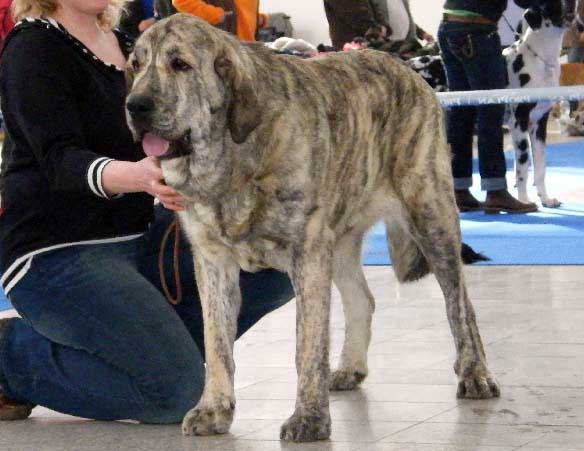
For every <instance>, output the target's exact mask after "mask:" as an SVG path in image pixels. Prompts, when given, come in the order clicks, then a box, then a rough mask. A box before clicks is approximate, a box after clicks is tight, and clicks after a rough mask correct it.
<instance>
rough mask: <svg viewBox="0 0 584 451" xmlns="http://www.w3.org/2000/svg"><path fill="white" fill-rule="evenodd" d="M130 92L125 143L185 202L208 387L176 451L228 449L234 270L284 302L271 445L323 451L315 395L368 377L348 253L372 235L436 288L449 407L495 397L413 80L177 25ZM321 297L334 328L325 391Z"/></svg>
mask: <svg viewBox="0 0 584 451" xmlns="http://www.w3.org/2000/svg"><path fill="white" fill-rule="evenodd" d="M127 77H128V85H129V90H130V93H129V96H128V99H127V109H128V118H129V123H130V126H131V128H132V130H133V133H134V135H135V137H136V139H139V140H143V145H144V148H145V151H146V153H148V154H150V155H156V156H157V157H158V158H160V161H161V163H162V168H163V171H164V176H165V180H166V183H167V184H168V185H170V186H172V187H174V188H176V189H177V190H178V191H179V192H180V193H182V195H183V196H184V197H185V199H186V210H185V211H184V212H180V213H179V215H178V216H179V218H180V221H181V224H182V226H183V229H184V230H185V232H186V234H187V236H188V238H189V240H190V241H191V243H192V246H193V248H194V250H195V252H194V260H195V267H196V278H197V283H198V289H199V292H200V297H201V301H202V306H203V315H204V322H205V327H204V334H205V353H206V359H207V379H206V385H205V390H204V393H203V395H202V398H201V400H200V401H199V403H198V404H197V406H196V407H195V408H194V409H192V410H191V411H190V412H188V414H187V415H186V417H185V419H184V422H183V431H184V433H185V434H189V435H191V434H195V435H207V434H217V433H225V432H227V431H228V429H229V427H230V425H231V423H232V420H233V413H234V407H235V395H234V389H233V376H234V370H235V366H234V361H233V342H234V338H235V334H236V324H237V321H236V318H237V315H238V312H239V308H240V304H241V296H240V290H239V272H240V268H241V269H244V270H245V271H257V270H259V269H261V268H276V269H279V270H281V271H285V272H287V273H288V274H289V275H290V277H291V279H292V282H293V284H294V289H295V292H296V300H297V350H296V365H297V370H298V393H297V402H296V409H295V411H294V414H293V415H292V416H291V417H290V418H289V419H288V420H287V421H286V422H285V423H284V425H283V426H282V430H281V438H282V439H285V440H293V441H311V440H319V439H326V438H328V437H329V436H330V433H331V420H330V414H329V389H331V390H352V389H355V388H356V387H357V386H358V385H359V383H360V382H362V381H363V379H365V377H366V376H367V347H368V345H369V341H370V337H371V315H372V313H373V310H374V300H373V296H372V295H371V292H370V291H369V289H368V287H367V282H366V280H365V276H364V275H363V270H362V267H361V242H362V240H363V234H364V233H365V232H366V231H367V229H369V227H370V226H371V225H372V224H374V223H375V222H376V221H378V220H380V219H383V220H384V221H385V222H386V224H387V228H388V232H389V236H390V243H389V247H390V250H391V255H392V258H393V262H394V263H393V265H394V266H393V268H394V271H395V273H396V274H397V278H398V279H399V280H400V281H402V282H406V281H412V280H416V279H419V278H420V277H422V276H424V275H426V274H427V273H429V272H433V273H434V274H435V276H436V278H437V279H438V282H439V283H440V286H441V288H442V291H443V293H444V297H445V299H446V307H447V313H448V320H449V322H450V326H451V329H452V334H453V336H454V342H455V345H456V350H457V359H456V363H455V371H456V374H458V377H459V380H460V383H459V386H458V396H459V397H463V398H490V397H493V396H498V395H499V388H498V387H497V384H496V382H495V380H494V379H493V377H492V375H491V373H490V372H489V370H488V368H487V361H486V358H485V353H484V350H483V345H482V343H481V338H480V336H479V331H478V328H477V325H476V321H475V313H474V311H473V307H472V305H471V303H470V301H469V298H468V295H467V291H466V287H465V283H464V275H463V270H462V262H461V257H460V253H461V242H460V227H459V219H458V212H457V209H456V204H455V201H454V191H453V185H452V175H451V172H450V154H449V150H448V147H447V144H446V141H445V138H444V127H443V119H442V109H441V108H440V105H439V104H438V102H437V100H436V96H435V95H434V93H433V92H432V90H431V89H430V87H429V86H428V85H427V83H426V82H425V81H424V80H423V79H422V78H420V77H419V76H418V75H416V74H415V73H414V72H412V71H411V70H410V69H408V68H407V67H405V66H404V65H402V64H400V63H399V62H397V61H395V60H394V59H392V57H391V56H389V55H387V54H384V53H382V52H377V51H354V52H346V53H338V54H334V55H331V56H327V57H322V58H314V59H310V60H302V59H300V58H296V57H291V56H284V55H277V54H275V53H272V51H271V50H268V49H264V48H263V47H261V46H260V45H257V44H255V45H254V44H243V43H240V42H238V41H237V40H236V39H235V38H234V37H232V36H229V35H228V34H226V33H224V32H222V31H219V30H217V29H215V28H213V27H212V26H210V25H208V24H206V23H204V22H203V21H201V20H199V19H197V18H195V17H192V16H189V15H180V14H179V15H174V16H172V17H170V18H168V19H166V20H163V21H161V22H159V23H158V24H157V25H155V26H153V27H151V28H150V29H148V30H147V31H146V32H145V33H144V35H143V36H142V37H141V38H140V39H139V40H138V42H137V44H136V48H135V51H134V53H133V55H132V56H131V57H130V59H129V61H128V68H127ZM331 282H334V283H335V285H336V286H337V287H338V289H339V290H340V292H341V297H342V302H343V307H344V311H345V316H346V334H345V343H344V346H343V351H342V356H341V360H340V364H339V366H338V369H337V370H336V371H334V372H333V373H332V374H331V373H330V370H329V310H330V297H331Z"/></svg>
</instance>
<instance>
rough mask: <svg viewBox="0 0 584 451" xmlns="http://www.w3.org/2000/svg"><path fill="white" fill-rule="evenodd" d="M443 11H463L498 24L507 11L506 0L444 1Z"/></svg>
mask: <svg viewBox="0 0 584 451" xmlns="http://www.w3.org/2000/svg"><path fill="white" fill-rule="evenodd" d="M444 9H463V10H465V11H471V12H473V13H477V14H480V15H481V16H483V17H486V18H487V19H491V20H492V21H493V22H498V21H499V19H500V18H501V16H502V15H503V12H504V11H505V9H507V0H446V3H445V4H444Z"/></svg>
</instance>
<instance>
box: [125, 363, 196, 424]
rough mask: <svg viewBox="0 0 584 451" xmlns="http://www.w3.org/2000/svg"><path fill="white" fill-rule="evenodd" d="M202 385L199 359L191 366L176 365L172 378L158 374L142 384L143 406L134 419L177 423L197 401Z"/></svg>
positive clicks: (145, 421) (144, 421)
mask: <svg viewBox="0 0 584 451" xmlns="http://www.w3.org/2000/svg"><path fill="white" fill-rule="evenodd" d="M204 386H205V368H204V365H203V363H202V361H198V362H197V364H193V366H192V367H190V368H183V369H181V370H179V369H177V373H176V374H175V375H174V377H172V378H164V377H161V378H157V379H156V380H155V381H153V382H152V383H150V384H148V386H147V387H144V388H142V390H141V391H142V397H143V399H144V401H145V403H144V405H145V409H144V412H143V413H142V415H140V416H139V417H138V418H135V419H136V420H138V421H140V422H143V423H156V424H167V423H179V422H181V421H182V419H183V418H184V416H185V414H186V413H187V412H188V411H189V410H190V409H192V408H193V407H195V405H196V404H197V403H198V402H199V399H200V398H201V395H202V393H203V388H204Z"/></svg>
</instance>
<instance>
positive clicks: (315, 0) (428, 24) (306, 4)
mask: <svg viewBox="0 0 584 451" xmlns="http://www.w3.org/2000/svg"><path fill="white" fill-rule="evenodd" d="M443 4H444V0H410V6H411V8H412V14H413V16H414V20H415V21H416V22H417V23H418V25H420V26H421V27H422V28H424V29H425V30H426V31H428V32H430V33H432V34H435V33H436V29H437V28H438V23H439V22H440V15H441V14H442V5H443ZM260 7H261V10H262V11H263V12H266V13H273V12H285V13H287V14H289V15H290V16H292V24H293V25H294V30H295V34H296V37H297V38H302V39H304V40H306V41H308V42H311V43H313V44H315V45H317V44H320V43H327V44H330V38H329V35H328V24H327V21H326V15H325V13H324V7H323V2H322V0H294V1H291V0H260Z"/></svg>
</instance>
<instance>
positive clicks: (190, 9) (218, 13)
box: [172, 0, 267, 41]
mask: <svg viewBox="0 0 584 451" xmlns="http://www.w3.org/2000/svg"><path fill="white" fill-rule="evenodd" d="M172 4H173V5H174V7H175V8H176V9H177V10H178V11H180V12H181V13H189V14H193V15H194V16H197V17H200V18H201V19H204V20H206V21H207V22H209V23H210V24H211V25H217V24H218V23H219V21H220V20H221V17H222V16H223V13H224V10H223V8H219V7H217V6H213V5H211V4H209V3H207V2H204V1H203V0H172ZM234 4H235V14H236V16H237V37H238V38H239V39H240V40H242V41H255V40H256V33H257V30H258V18H259V0H235V1H234ZM263 16H264V20H265V22H266V23H267V16H266V15H263Z"/></svg>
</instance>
